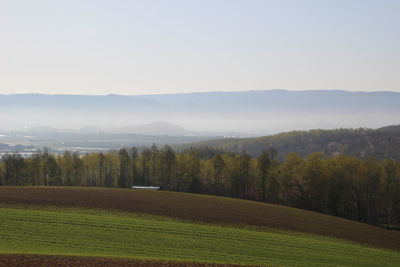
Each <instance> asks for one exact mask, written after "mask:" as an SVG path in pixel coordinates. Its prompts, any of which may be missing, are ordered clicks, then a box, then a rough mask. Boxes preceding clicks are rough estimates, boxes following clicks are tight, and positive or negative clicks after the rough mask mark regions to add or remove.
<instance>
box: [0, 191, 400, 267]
mask: <svg viewBox="0 0 400 267" xmlns="http://www.w3.org/2000/svg"><path fill="white" fill-rule="evenodd" d="M0 217H1V220H0V224H1V225H0V235H1V236H2V239H1V241H0V254H2V256H0V263H1V262H6V261H7V260H8V261H9V260H10V257H11V258H12V256H10V255H15V259H18V258H20V259H21V261H23V260H25V261H26V260H27V261H28V262H29V257H28V259H27V256H26V255H27V254H29V255H31V256H30V257H31V258H32V260H33V259H36V260H43V261H50V262H51V261H53V262H54V261H57V260H60V261H66V262H68V261H74V260H78V261H79V260H82V261H88V260H89V261H91V260H92V261H94V262H95V261H97V260H100V261H101V260H104V257H112V258H110V259H111V260H117V261H118V260H122V261H124V260H153V261H156V262H159V264H160V266H161V265H162V264H163V262H164V261H165V260H169V261H174V262H177V263H179V262H180V261H184V262H203V263H207V262H208V263H210V262H213V263H220V264H244V265H262V266H268V265H271V266H276V265H279V266H321V265H324V266H348V265H351V266H377V265H380V266H396V264H397V263H398V262H399V261H400V252H399V251H400V234H399V233H397V232H392V231H389V230H385V229H382V228H378V227H374V226H370V225H366V224H362V223H357V222H354V221H349V220H345V219H341V218H336V217H332V216H327V215H322V214H318V213H313V212H309V211H303V210H298V209H293V208H288V207H283V206H278V205H271V204H264V203H258V202H253V201H246V200H237V199H230V198H222V197H214V196H207V195H195V194H186V193H175V192H163V191H133V190H129V189H104V188H61V187H54V188H53V187H1V188H0ZM46 255H53V256H46ZM67 256H70V257H67ZM72 256H73V257H72ZM90 256H96V257H94V258H90ZM74 257H75V258H74ZM76 257H77V258H76ZM115 257H117V258H115ZM164 263H165V262H164ZM127 266H129V265H127Z"/></svg>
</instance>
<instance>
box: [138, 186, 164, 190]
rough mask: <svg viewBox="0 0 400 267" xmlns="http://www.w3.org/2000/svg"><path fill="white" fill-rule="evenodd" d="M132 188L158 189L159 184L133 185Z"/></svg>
mask: <svg viewBox="0 0 400 267" xmlns="http://www.w3.org/2000/svg"><path fill="white" fill-rule="evenodd" d="M132 189H148V190H159V189H160V187H159V186H141V185H134V186H132Z"/></svg>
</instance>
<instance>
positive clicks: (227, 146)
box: [187, 125, 400, 159]
mask: <svg viewBox="0 0 400 267" xmlns="http://www.w3.org/2000/svg"><path fill="white" fill-rule="evenodd" d="M189 146H191V147H204V146H207V147H211V148H217V149H222V150H224V151H229V152H234V153H241V152H242V151H243V150H244V151H246V152H247V153H249V154H250V155H252V156H258V155H260V154H261V152H262V150H264V149H269V148H274V149H275V150H276V151H277V152H278V157H279V158H280V159H283V158H284V157H285V155H286V154H288V153H290V152H296V153H298V154H300V155H302V156H307V155H310V154H311V153H314V152H320V153H323V154H325V155H327V156H337V155H347V156H354V157H358V158H368V157H375V158H379V159H385V158H394V159H400V125H397V126H388V127H383V128H379V129H364V128H359V129H336V130H310V131H292V132H287V133H281V134H276V135H271V136H264V137H257V138H231V139H219V140H212V141H205V142H199V143H195V144H190V145H188V146H187V147H189Z"/></svg>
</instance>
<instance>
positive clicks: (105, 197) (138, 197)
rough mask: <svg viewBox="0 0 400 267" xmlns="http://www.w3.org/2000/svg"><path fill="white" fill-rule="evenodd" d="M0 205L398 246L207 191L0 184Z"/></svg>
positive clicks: (306, 214)
mask: <svg viewBox="0 0 400 267" xmlns="http://www.w3.org/2000/svg"><path fill="white" fill-rule="evenodd" d="M0 203H8V204H27V205H33V204H38V205H53V206H69V207H90V208H100V209H111V210H119V211H127V212H138V213H148V214H153V215H160V216H168V217H173V218H180V219H186V220H191V221H199V222H206V223H228V224H246V225H255V226H265V227H272V228H277V229H283V230H292V231H297V232H305V233H312V234H319V235H324V236H330V237H336V238H341V239H346V240H351V241H354V242H358V243H363V244H366V245H370V246H375V247H381V248H388V249H395V250H400V233H398V232H394V231H389V230H386V229H383V228H379V227H375V226H371V225H367V224H363V223H359V222H355V221H351V220H346V219H342V218H338V217H333V216H328V215H324V214H319V213H315V212H310V211H305V210H299V209H294V208H289V207H284V206H279V205H271V204H265V203H260V202H255V201H246V200H239V199H231V198H222V197H214V196H207V195H196V194H187V193H176V192H164V191H147V190H136V191H135V190H132V189H108V188H107V189H106V188H77V187H0Z"/></svg>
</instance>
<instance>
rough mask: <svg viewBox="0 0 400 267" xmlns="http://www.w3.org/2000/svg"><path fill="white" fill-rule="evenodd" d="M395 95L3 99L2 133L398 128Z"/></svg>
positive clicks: (232, 94) (307, 93)
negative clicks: (36, 129) (153, 125)
mask: <svg viewBox="0 0 400 267" xmlns="http://www.w3.org/2000/svg"><path fill="white" fill-rule="evenodd" d="M398 114H400V93H397V92H349V91H339V90H310V91H287V90H265V91H240V92H206V93H186V94H159V95H134V96H125V95H103V96H98V95H97V96H96V95H93V96H92V95H41V94H17V95H0V121H1V122H2V125H0V127H1V128H7V127H9V128H13V127H14V128H15V127H23V126H25V125H28V126H30V127H33V126H39V125H48V126H50V127H54V128H79V127H87V126H89V125H90V126H93V127H98V128H107V127H113V128H123V127H128V126H129V125H140V124H146V123H148V122H151V121H168V122H171V123H174V124H178V125H181V126H182V127H184V128H185V129H190V131H197V132H199V131H200V132H202V131H207V132H209V131H212V132H215V131H216V132H244V133H253V134H266V133H278V132H283V131H289V130H293V129H299V130H306V129H315V128H324V129H334V128H340V127H344V128H352V127H353V128H357V127H369V128H378V127H381V126H383V125H391V124H398V123H400V118H398Z"/></svg>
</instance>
